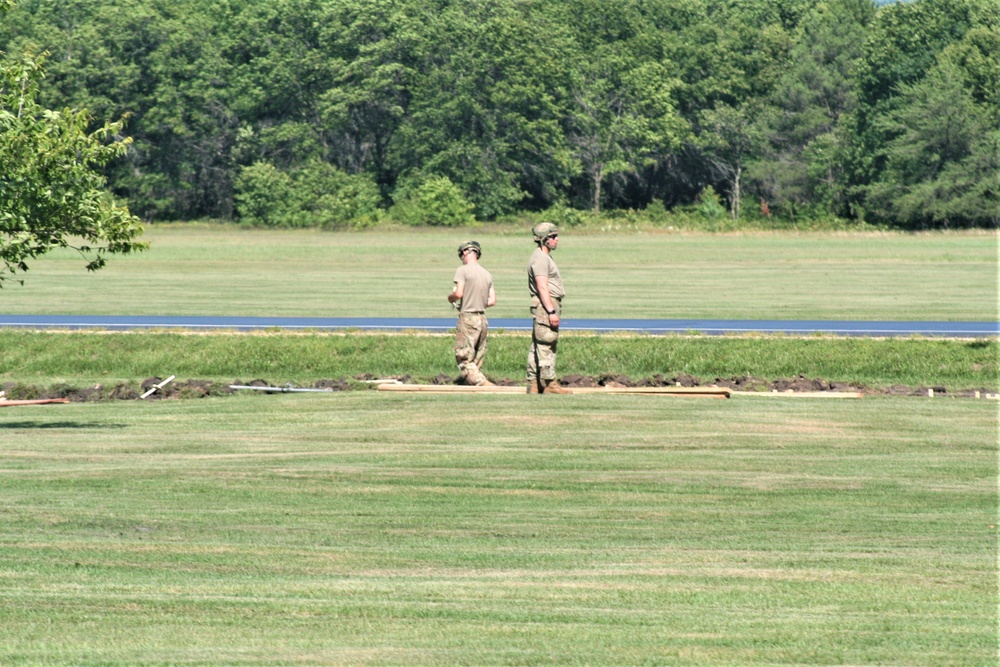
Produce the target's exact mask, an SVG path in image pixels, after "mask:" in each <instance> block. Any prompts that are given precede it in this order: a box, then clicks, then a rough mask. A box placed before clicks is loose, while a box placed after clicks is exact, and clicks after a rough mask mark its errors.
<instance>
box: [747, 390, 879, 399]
mask: <svg viewBox="0 0 1000 667" xmlns="http://www.w3.org/2000/svg"><path fill="white" fill-rule="evenodd" d="M733 396H739V397H740V398H743V397H744V396H751V397H755V398H864V394H862V393H861V392H859V391H734V392H733Z"/></svg>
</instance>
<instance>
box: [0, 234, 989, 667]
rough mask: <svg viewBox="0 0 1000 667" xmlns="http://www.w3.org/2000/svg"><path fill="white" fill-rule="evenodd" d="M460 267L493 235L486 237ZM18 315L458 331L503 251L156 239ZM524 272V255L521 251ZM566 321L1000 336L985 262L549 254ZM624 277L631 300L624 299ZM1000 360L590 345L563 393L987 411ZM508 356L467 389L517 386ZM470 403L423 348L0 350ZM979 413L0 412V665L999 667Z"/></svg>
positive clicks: (737, 247)
mask: <svg viewBox="0 0 1000 667" xmlns="http://www.w3.org/2000/svg"><path fill="white" fill-rule="evenodd" d="M479 232H482V233H479ZM148 236H149V238H150V240H151V241H152V242H153V251H151V252H150V253H148V254H146V255H141V256H137V257H129V258H121V259H113V260H112V261H111V263H110V264H109V266H108V268H107V269H106V270H104V271H102V272H99V273H96V274H92V275H87V274H85V273H83V272H82V268H81V264H80V262H79V261H78V260H76V259H74V258H73V257H72V256H71V255H69V254H64V253H57V254H55V255H53V256H51V257H48V258H46V259H44V260H40V261H38V262H36V263H35V264H34V265H33V266H32V271H31V272H29V273H28V274H26V275H25V278H26V279H27V283H26V285H25V286H24V287H19V286H14V285H11V286H8V287H7V288H4V289H3V290H2V291H0V299H2V300H3V304H4V306H3V309H4V311H5V312H8V313H12V314H17V313H25V314H28V313H38V314H46V313H48V314H123V315H138V314H173V315H250V316H268V315H274V316H331V317H334V316H364V315H370V316H415V317H450V316H451V314H452V312H453V311H450V310H449V309H448V307H447V304H446V302H445V295H446V294H447V292H448V291H449V289H450V286H451V285H450V281H451V277H452V274H453V271H454V268H455V266H456V264H457V260H456V258H455V252H454V250H455V248H456V247H457V245H458V243H459V242H460V241H463V240H466V239H467V238H468V237H470V236H471V237H474V238H478V239H479V240H481V241H482V242H483V243H484V245H485V247H486V255H485V256H484V258H483V259H484V264H486V265H487V266H488V268H490V269H491V270H492V271H493V272H494V275H495V277H496V280H497V284H498V290H499V292H500V299H501V302H500V303H501V305H500V306H498V307H497V309H496V310H495V311H493V312H491V315H492V316H494V317H524V316H525V309H524V301H525V298H524V294H523V292H524V285H523V277H522V270H523V264H524V263H525V262H526V261H527V255H528V253H529V252H530V249H531V244H530V239H528V238H527V237H526V236H525V235H524V234H521V233H518V234H514V233H511V232H509V231H505V230H502V229H486V228H484V229H481V230H476V231H475V232H469V231H468V230H465V231H461V232H451V231H440V230H438V231H408V230H389V231H386V230H377V231H374V232H365V233H357V234H324V233H319V232H308V231H307V232H260V231H247V230H226V229H223V228H220V227H202V226H194V227H191V228H185V227H180V226H165V227H159V226H157V227H153V228H152V229H151V230H150V233H149V235H148ZM526 241H527V242H526ZM558 260H559V262H560V267H561V268H562V270H563V274H564V276H565V278H566V282H567V287H568V289H569V290H570V294H571V296H570V299H569V300H568V301H567V303H566V311H567V317H572V316H575V317H581V318H583V317H588V318H589V317H611V318H617V317H621V318H625V317H656V318H674V317H677V318H693V317H708V318H718V319H740V318H747V319H770V318H787V319H796V318H820V319H824V318H825V319H886V320H894V319H899V320H949V319H951V320H993V319H995V318H996V316H997V275H996V274H997V237H996V235H995V234H985V233H979V234H976V233H969V234H951V233H949V234H927V235H902V234H899V235H895V234H887V235H847V234H844V235H841V234H794V233H793V234H773V233H767V234H745V235H737V234H730V235H718V236H713V235H707V234H667V233H662V234H637V233H628V234H626V233H618V234H614V235H608V234H603V235H602V234H598V233H593V232H588V233H579V234H575V233H574V232H573V231H572V230H570V231H569V232H568V233H566V234H564V239H563V242H562V245H561V248H560V251H559V255H558ZM623 267H633V268H634V269H635V270H625V269H624V268H623ZM998 345H1000V343H998V341H997V340H995V339H991V340H978V341H957V340H955V341H952V340H932V339H921V338H913V339H891V340H873V339H831V338H823V337H806V338H793V337H784V336H778V337H765V336H740V337H704V336H665V337H651V336H617V335H609V336H593V335H586V334H582V333H579V334H571V333H569V332H568V333H567V334H566V335H565V336H564V344H562V345H561V350H560V361H559V372H560V375H565V374H567V373H581V374H589V375H601V374H613V373H624V374H628V375H631V376H633V377H646V376H650V375H652V374H655V373H664V374H674V373H688V374H692V375H696V376H700V377H702V378H706V379H710V378H711V377H713V376H716V375H718V376H723V377H726V376H730V375H741V374H749V375H755V376H760V377H765V378H770V377H775V376H793V375H795V374H798V373H802V374H804V375H806V376H807V377H823V378H825V379H827V380H830V381H841V382H860V383H863V384H867V385H875V386H888V385H892V384H895V383H900V384H906V385H913V386H915V385H924V384H926V385H931V386H932V385H937V384H941V385H947V386H948V387H950V388H964V387H985V388H987V389H990V390H992V391H996V390H997V389H1000V370H998V358H1000V354H998ZM526 346H527V339H526V338H525V336H524V335H523V334H517V333H511V332H499V331H496V332H494V334H493V335H492V336H491V350H490V355H489V357H488V361H487V373H488V374H491V375H494V376H501V377H511V378H518V377H521V375H522V374H523V364H524V357H525V355H526ZM362 372H368V373H372V374H376V375H402V374H407V375H411V376H413V377H415V378H421V379H424V378H432V377H434V376H436V375H438V374H446V375H448V376H451V377H454V376H455V375H456V374H457V371H456V369H455V368H454V361H453V358H452V356H451V350H450V341H449V339H448V338H447V337H444V336H405V335H400V336H391V335H362V334H356V333H355V334H348V335H343V336H342V335H328V334H320V333H317V332H305V333H301V334H279V333H277V332H264V333H260V334H234V333H223V334H218V335H208V336H204V335H187V334H184V333H180V332H163V331H158V332H144V333H50V332H46V333H39V332H27V331H14V330H0V384H3V385H4V386H7V385H8V384H18V383H39V384H50V383H67V384H71V385H72V384H75V385H80V386H89V385H92V384H94V383H114V382H119V381H130V382H134V381H138V380H141V379H143V378H145V377H147V376H152V375H158V376H160V377H166V376H167V375H169V374H176V375H177V376H178V379H179V380H184V379H189V378H205V379H212V380H218V381H223V382H228V381H234V380H245V381H249V380H251V379H255V378H257V377H261V378H266V379H267V380H269V381H271V382H273V383H275V384H284V383H286V382H290V383H294V384H306V383H309V382H312V381H315V380H318V379H324V378H326V379H332V378H339V377H345V376H346V377H351V376H353V375H355V374H357V373H362ZM997 407H998V404H997V402H996V401H995V400H985V399H984V400H975V399H965V398H943V399H942V398H934V399H931V398H927V397H926V396H925V397H922V398H920V397H899V396H895V397H890V396H867V397H865V398H864V399H861V400H823V399H810V398H792V397H785V396H776V397H769V398H754V397H739V396H738V397H735V398H732V399H730V400H707V399H693V398H676V397H664V396H612V395H604V396H600V395H577V396H542V397H538V396H526V395H524V394H516V395H467V396H461V397H458V396H439V395H419V394H390V393H386V392H375V391H346V392H338V393H331V394H285V395H262V394H259V393H246V392H244V393H237V394H235V395H233V396H225V397H209V398H203V399H198V400H194V399H192V400H152V401H139V400H135V401H124V400H116V401H94V402H83V403H71V404H68V405H45V406H25V407H0V438H2V443H3V444H2V445H0V447H2V449H0V452H2V455H0V629H2V630H0V665H4V666H5V667H6V666H7V665H18V666H20V665H32V666H34V665H45V666H50V665H60V666H61V665H66V666H69V665H73V666H78V665H88V666H89V665H109V666H119V665H120V666H123V667H124V666H126V665H128V666H132V665H206V666H209V665H211V666H216V665H251V664H253V665H318V664H325V665H545V666H549V665H876V664H878V665H887V664H891V665H907V666H924V665H926V666H928V667H939V666H947V665H963V666H964V665H968V666H981V665H995V664H996V663H997V659H998V646H997V628H998V614H997V609H998V602H1000V598H998V587H997V584H998V569H997V544H998V542H997V530H996V526H997V518H998V512H997V507H998V493H997V479H998V472H1000V471H998V410H997Z"/></svg>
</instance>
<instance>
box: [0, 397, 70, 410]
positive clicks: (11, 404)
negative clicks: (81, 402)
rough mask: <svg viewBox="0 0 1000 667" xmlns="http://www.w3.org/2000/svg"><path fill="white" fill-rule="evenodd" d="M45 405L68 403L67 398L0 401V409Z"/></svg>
mask: <svg viewBox="0 0 1000 667" xmlns="http://www.w3.org/2000/svg"><path fill="white" fill-rule="evenodd" d="M46 403H69V399H68V398H36V399H32V400H23V401H14V400H11V401H9V400H7V399H0V408H9V407H14V406H16V405H45V404H46Z"/></svg>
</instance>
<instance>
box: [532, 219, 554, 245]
mask: <svg viewBox="0 0 1000 667" xmlns="http://www.w3.org/2000/svg"><path fill="white" fill-rule="evenodd" d="M558 233H559V228H558V227H556V226H555V225H553V224H552V223H551V222H539V223H538V224H537V225H535V226H534V228H532V230H531V235H532V236H534V237H535V243H537V244H538V245H541V244H543V243H545V239H547V238H549V237H550V236H555V235H557V234H558Z"/></svg>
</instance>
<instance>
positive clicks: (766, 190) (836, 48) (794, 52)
mask: <svg viewBox="0 0 1000 667" xmlns="http://www.w3.org/2000/svg"><path fill="white" fill-rule="evenodd" d="M874 14H875V7H874V5H873V4H872V3H871V0H829V2H821V3H817V4H816V5H814V6H813V7H812V8H811V9H810V10H809V11H807V12H806V13H805V15H804V16H803V17H802V20H801V21H800V23H799V24H798V27H797V29H796V36H795V44H794V46H793V47H792V49H791V51H790V52H789V56H788V65H787V68H786V70H785V73H784V74H783V75H782V76H781V77H780V78H779V79H778V81H777V83H776V85H775V87H774V90H773V91H772V92H771V94H770V95H769V97H768V104H769V105H770V106H772V107H773V108H774V111H775V112H774V113H773V114H771V115H770V118H771V123H770V126H769V127H767V128H766V130H765V131H766V133H767V149H766V150H765V152H764V154H763V156H762V158H761V159H758V160H755V161H753V162H752V163H751V164H750V165H748V169H747V176H748V180H750V181H752V182H753V183H754V185H755V188H756V190H757V191H758V194H759V195H760V196H761V197H762V198H763V199H765V201H767V202H768V203H769V205H770V208H771V210H774V211H781V212H786V213H790V214H791V213H794V212H795V211H798V210H803V209H807V210H808V209H809V208H810V207H811V208H813V209H816V208H820V209H825V210H826V211H828V212H834V213H835V212H838V211H840V210H842V209H843V206H844V202H843V200H842V198H841V195H840V192H841V184H842V182H843V176H842V173H841V171H842V169H841V167H840V159H839V157H840V156H841V153H842V150H841V148H840V145H839V144H840V141H841V140H842V138H843V133H842V132H841V131H840V124H841V119H842V118H844V117H845V116H847V115H849V114H851V113H853V112H854V110H855V109H856V107H857V102H856V95H855V92H854V86H853V84H852V81H851V77H852V75H853V71H854V68H855V65H856V63H857V61H858V59H859V58H860V56H861V49H862V45H863V42H864V38H865V31H866V29H867V25H868V24H869V23H870V22H871V20H872V19H873V18H874ZM835 156H836V157H835Z"/></svg>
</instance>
